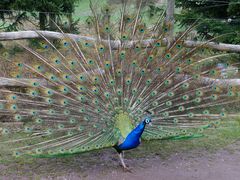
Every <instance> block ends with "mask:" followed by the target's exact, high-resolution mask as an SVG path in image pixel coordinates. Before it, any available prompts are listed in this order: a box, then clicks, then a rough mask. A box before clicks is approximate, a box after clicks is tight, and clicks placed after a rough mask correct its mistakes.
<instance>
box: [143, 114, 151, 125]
mask: <svg viewBox="0 0 240 180" xmlns="http://www.w3.org/2000/svg"><path fill="white" fill-rule="evenodd" d="M144 123H145V124H149V125H150V126H151V125H152V116H149V115H148V116H146V117H145V118H144Z"/></svg>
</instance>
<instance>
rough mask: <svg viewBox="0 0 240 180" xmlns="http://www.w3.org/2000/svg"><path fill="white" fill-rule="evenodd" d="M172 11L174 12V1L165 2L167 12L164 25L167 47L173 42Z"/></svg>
mask: <svg viewBox="0 0 240 180" xmlns="http://www.w3.org/2000/svg"><path fill="white" fill-rule="evenodd" d="M174 10H175V0H167V11H166V19H165V24H166V26H167V27H168V33H167V40H168V45H169V44H171V42H172V40H173V32H174Z"/></svg>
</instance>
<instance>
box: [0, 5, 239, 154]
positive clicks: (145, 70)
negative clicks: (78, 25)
mask: <svg viewBox="0 0 240 180" xmlns="http://www.w3.org/2000/svg"><path fill="white" fill-rule="evenodd" d="M140 6H141V4H140ZM90 7H91V9H92V12H93V13H92V16H90V17H89V18H88V19H87V21H86V24H85V30H86V31H87V32H88V36H84V37H85V38H81V36H77V35H76V36H70V35H69V34H65V33H64V32H62V31H61V29H60V28H58V29H59V31H60V32H61V34H62V39H61V40H60V41H59V42H58V46H56V43H54V42H53V41H52V40H50V39H48V38H47V37H45V36H44V35H43V34H41V33H40V32H38V31H36V33H38V34H39V36H41V38H42V40H39V42H41V43H40V47H39V48H30V47H28V46H27V45H24V44H20V43H19V44H18V45H19V46H20V47H22V48H23V49H25V50H26V53H28V59H26V60H24V59H23V60H19V59H15V60H12V61H10V60H9V61H10V62H11V67H12V69H15V70H14V72H10V73H11V76H12V77H14V81H15V82H17V83H18V84H21V85H22V86H24V87H25V88H24V89H21V90H19V88H10V89H7V88H5V89H0V94H1V95H0V115H3V116H5V117H9V118H10V119H11V120H12V121H14V122H16V123H20V124H21V125H22V126H18V127H16V128H13V127H4V126H3V125H2V130H1V135H0V144H1V145H11V146H10V147H11V151H12V152H13V155H14V156H17V157H18V156H21V155H31V156H37V157H54V156H61V155H67V154H75V153H80V152H86V151H91V150H94V149H101V148H106V147H113V146H115V145H116V144H117V143H118V142H119V141H120V140H121V139H125V138H126V137H127V135H128V134H129V133H130V132H131V131H132V130H133V129H134V128H135V127H136V126H137V125H138V124H139V123H141V121H142V119H143V117H145V115H146V114H148V113H146V112H149V113H151V116H152V124H153V125H152V126H146V128H145V130H144V132H143V134H142V138H143V139H145V140H152V139H180V138H192V137H198V136H201V135H203V134H204V130H205V129H207V128H212V127H215V126H217V125H218V124H219V123H220V121H221V120H222V119H225V118H226V117H227V116H235V115H236V114H235V113H231V112H228V111H227V109H226V108H225V107H227V106H230V105H234V104H235V103H238V102H239V100H240V98H239V97H240V91H239V85H238V84H234V83H230V82H229V81H227V79H225V77H224V76H223V72H222V70H221V69H219V68H218V67H217V65H218V64H219V63H221V64H224V66H226V67H229V66H232V65H230V63H229V62H227V61H226V59H228V58H229V57H231V55H232V53H227V52H222V53H220V52H218V53H216V52H215V53H212V52H210V51H207V50H206V49H204V44H202V45H199V46H197V47H192V48H188V47H185V45H184V41H185V40H186V39H187V38H188V35H189V34H190V32H191V31H192V30H193V29H194V27H195V26H197V23H194V24H193V25H192V26H191V27H188V28H187V29H186V30H185V31H183V32H181V33H177V34H176V37H175V38H174V39H173V40H172V41H168V38H167V37H168V31H169V29H170V28H171V27H170V26H169V25H168V24H166V23H165V22H164V15H165V12H163V13H162V15H160V16H159V18H158V19H157V20H156V22H155V23H154V24H153V25H152V26H149V25H147V23H146V22H144V18H143V15H142V14H141V13H142V12H141V11H142V8H141V7H139V8H137V10H134V11H132V10H128V8H127V7H128V5H127V4H126V3H123V5H122V7H121V10H120V14H118V16H117V17H112V16H111V13H113V10H112V9H111V7H110V6H106V7H104V8H101V9H98V8H96V7H95V5H94V4H90ZM56 26H57V24H56ZM83 35H86V34H83ZM76 37H79V38H76ZM214 40H215V39H214ZM208 42H210V40H209V41H208ZM29 59H30V60H29ZM236 65H238V64H237V63H236ZM233 66H234V64H233ZM235 77H239V74H238V72H237V73H236V74H235Z"/></svg>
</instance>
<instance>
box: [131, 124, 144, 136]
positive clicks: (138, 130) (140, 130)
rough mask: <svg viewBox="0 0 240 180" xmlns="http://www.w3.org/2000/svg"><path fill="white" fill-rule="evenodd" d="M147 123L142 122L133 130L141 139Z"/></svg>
mask: <svg viewBox="0 0 240 180" xmlns="http://www.w3.org/2000/svg"><path fill="white" fill-rule="evenodd" d="M145 126H146V123H145V121H142V122H141V123H140V124H138V126H137V127H136V128H135V129H134V130H133V132H134V133H135V134H137V135H138V136H139V138H140V137H141V136H142V133H143V131H144V129H145Z"/></svg>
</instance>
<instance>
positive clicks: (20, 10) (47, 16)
mask: <svg viewBox="0 0 240 180" xmlns="http://www.w3.org/2000/svg"><path fill="white" fill-rule="evenodd" d="M78 1H79V0H50V1H46V0H39V1H35V0H3V1H0V9H2V10H4V11H0V18H1V20H3V21H4V23H3V24H2V27H4V28H5V29H6V30H8V31H12V30H17V28H18V26H19V25H21V23H22V22H23V21H24V20H28V21H30V17H35V18H36V19H37V20H38V19H39V26H40V29H50V30H54V29H56V27H55V24H54V23H53V22H59V20H60V17H61V16H63V15H64V16H66V17H67V19H68V21H69V22H70V24H72V22H71V21H72V18H71V15H72V13H73V12H74V9H75V4H76V2H78ZM27 12H28V13H27ZM6 17H8V18H9V17H10V18H11V19H13V22H11V23H10V24H7V23H6V21H5V20H6Z"/></svg>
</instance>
